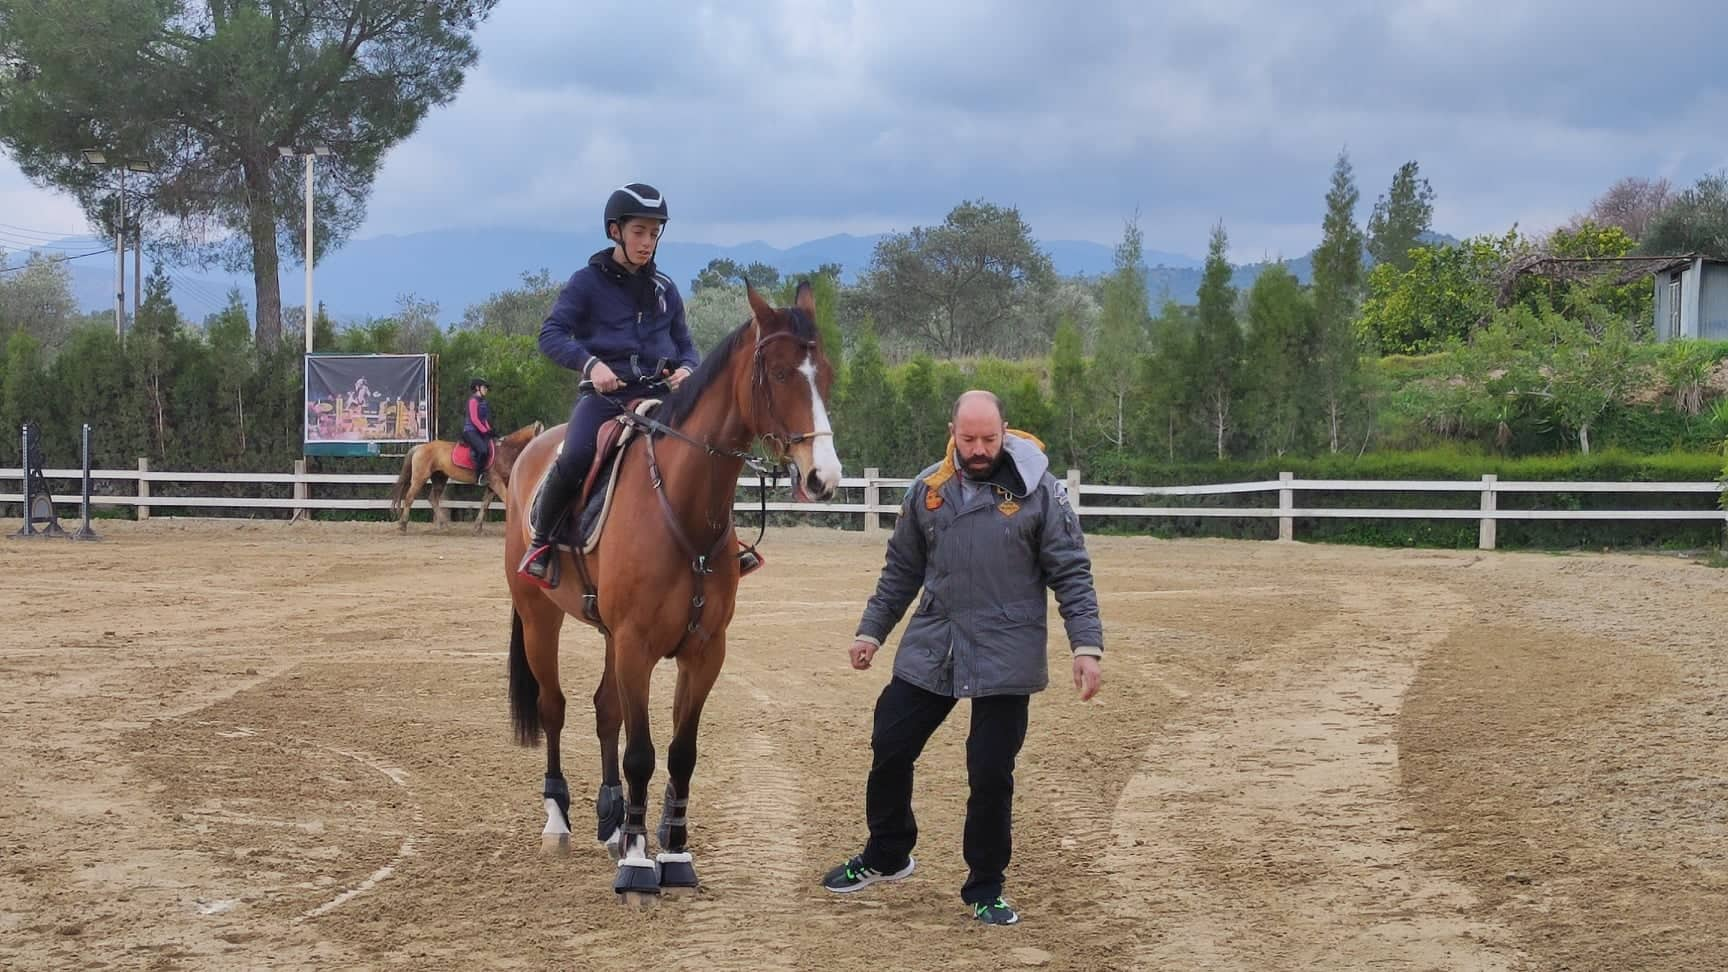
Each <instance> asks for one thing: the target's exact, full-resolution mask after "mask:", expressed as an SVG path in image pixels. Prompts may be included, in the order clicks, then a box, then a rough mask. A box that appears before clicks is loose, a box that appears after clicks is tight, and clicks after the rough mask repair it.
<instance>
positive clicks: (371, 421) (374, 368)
mask: <svg viewBox="0 0 1728 972" xmlns="http://www.w3.org/2000/svg"><path fill="white" fill-rule="evenodd" d="M430 372H431V369H430V368H429V366H428V358H427V356H426V355H423V354H313V355H308V356H307V357H306V436H305V438H306V442H308V443H313V442H426V441H428V440H429V439H430V438H431V434H430V429H431V421H430V410H431V383H430Z"/></svg>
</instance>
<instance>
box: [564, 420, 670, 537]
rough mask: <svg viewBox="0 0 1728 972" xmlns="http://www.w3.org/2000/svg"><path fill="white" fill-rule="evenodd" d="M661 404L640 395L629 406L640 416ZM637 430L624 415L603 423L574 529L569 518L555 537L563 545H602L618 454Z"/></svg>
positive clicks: (633, 437) (577, 510)
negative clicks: (601, 534)
mask: <svg viewBox="0 0 1728 972" xmlns="http://www.w3.org/2000/svg"><path fill="white" fill-rule="evenodd" d="M658 407H660V399H658V398H639V399H635V400H633V401H631V402H629V403H628V404H627V406H626V408H627V410H628V411H629V412H631V413H633V414H636V415H641V416H648V415H652V414H653V412H654V410H655V409H656V408H658ZM636 434H637V429H636V426H634V425H630V424H627V423H626V422H625V421H624V419H623V418H621V417H620V418H614V419H609V420H607V421H605V422H602V423H601V424H600V431H599V432H598V433H597V434H596V436H595V440H594V465H593V466H591V467H590V468H589V470H588V476H587V478H586V479H584V480H583V481H582V491H581V492H580V493H579V494H578V495H577V499H576V503H575V505H574V506H573V507H572V509H574V510H575V511H576V530H575V533H574V535H572V534H570V533H569V531H568V529H567V527H568V524H569V519H568V518H566V519H565V521H564V523H562V524H560V533H561V535H560V536H557V537H556V538H555V539H554V542H555V543H556V544H557V545H558V546H559V547H560V548H561V549H564V550H569V551H572V552H579V553H582V554H591V553H593V552H594V549H595V548H596V547H598V546H599V545H600V532H601V530H602V529H603V528H604V527H605V525H606V515H607V514H608V513H610V512H611V511H612V493H613V491H614V490H616V489H617V486H618V457H619V456H622V455H623V454H624V450H625V448H626V447H627V446H629V445H630V443H631V441H632V440H634V439H635V438H636Z"/></svg>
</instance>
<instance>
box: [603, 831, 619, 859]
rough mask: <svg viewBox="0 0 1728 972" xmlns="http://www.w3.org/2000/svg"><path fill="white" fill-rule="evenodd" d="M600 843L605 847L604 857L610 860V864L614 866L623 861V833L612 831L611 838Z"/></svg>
mask: <svg viewBox="0 0 1728 972" xmlns="http://www.w3.org/2000/svg"><path fill="white" fill-rule="evenodd" d="M601 843H603V844H605V845H606V856H607V857H610V858H612V863H614V864H616V863H618V862H619V861H620V860H621V859H623V857H624V834H623V832H621V831H617V830H614V831H612V836H610V837H608V838H606V839H605V840H604V841H601Z"/></svg>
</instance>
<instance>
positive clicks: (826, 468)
mask: <svg viewBox="0 0 1728 972" xmlns="http://www.w3.org/2000/svg"><path fill="white" fill-rule="evenodd" d="M798 370H799V371H801V372H803V373H804V377H805V379H806V380H808V381H809V382H810V415H811V421H812V422H814V423H815V428H814V429H813V430H812V431H814V432H816V433H817V435H816V439H815V445H814V449H813V451H814V453H815V462H816V469H815V470H814V471H815V473H816V478H817V479H819V480H821V481H822V485H823V486H825V487H827V488H828V489H831V490H832V489H838V488H839V487H840V455H839V453H837V452H835V451H834V429H833V427H832V426H830V425H829V424H828V407H827V406H826V405H824V404H823V402H822V393H821V392H820V391H818V390H817V389H816V360H815V358H813V357H811V356H810V355H805V356H804V363H803V364H801V365H799V366H798Z"/></svg>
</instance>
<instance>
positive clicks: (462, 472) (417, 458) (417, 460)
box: [390, 422, 546, 535]
mask: <svg viewBox="0 0 1728 972" xmlns="http://www.w3.org/2000/svg"><path fill="white" fill-rule="evenodd" d="M545 429H546V426H545V423H543V422H535V423H534V424H533V425H525V426H523V427H522V428H519V429H517V430H516V431H514V432H512V433H510V434H509V435H507V436H504V437H503V438H501V439H493V440H492V449H493V457H492V466H491V468H490V469H488V470H487V471H486V492H485V494H484V495H483V496H482V497H481V498H480V515H479V516H476V517H475V518H474V533H475V534H476V535H478V534H479V533H480V530H481V528H482V527H484V526H485V525H486V511H487V510H489V509H491V508H492V497H494V496H496V497H498V498H499V499H503V498H504V492H503V490H504V489H505V488H507V487H508V485H509V482H510V467H511V465H513V464H514V463H515V462H516V457H517V456H519V455H521V454H522V450H523V448H525V447H526V446H527V445H528V443H529V442H530V441H532V440H533V438H534V437H535V436H537V435H539V434H540V433H541V432H543V431H545ZM455 449H456V443H454V442H447V441H445V440H443V439H434V440H433V441H431V442H422V443H420V444H419V445H417V446H415V447H414V448H412V449H409V450H408V454H407V455H406V456H403V457H402V474H401V475H400V476H397V477H396V486H395V488H394V489H392V490H391V491H390V515H391V516H393V517H395V518H396V520H397V525H398V526H400V527H401V528H402V532H403V533H407V532H408V514H409V512H410V511H411V510H412V509H413V508H414V498H415V497H417V496H419V495H420V489H421V487H423V486H425V485H426V482H427V480H431V482H432V487H431V489H429V490H428V491H427V493H426V502H427V503H429V504H431V506H432V526H433V527H434V528H443V527H445V526H448V525H449V523H450V519H449V514H448V513H447V512H445V510H444V506H443V503H444V486H445V484H446V483H462V484H466V485H470V486H471V485H473V484H474V481H475V480H476V479H477V478H478V477H476V476H475V474H474V470H472V469H469V468H467V467H465V466H458V465H456V463H454V462H452V461H451V459H450V455H451V453H452V452H454V451H455Z"/></svg>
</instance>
